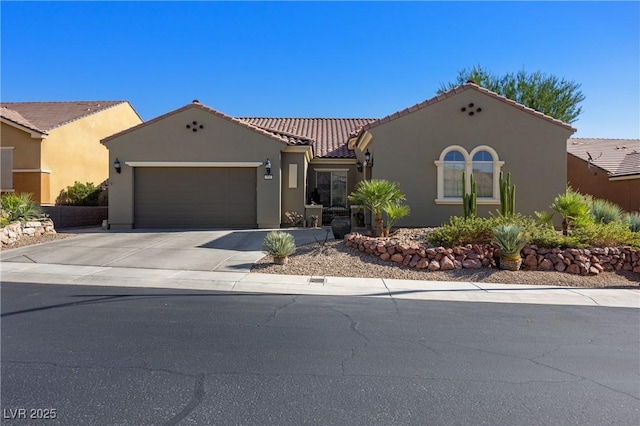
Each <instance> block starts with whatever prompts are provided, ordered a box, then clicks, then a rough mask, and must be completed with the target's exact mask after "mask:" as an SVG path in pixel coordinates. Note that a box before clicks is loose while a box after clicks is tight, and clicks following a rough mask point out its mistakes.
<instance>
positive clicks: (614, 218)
mask: <svg viewBox="0 0 640 426" xmlns="http://www.w3.org/2000/svg"><path fill="white" fill-rule="evenodd" d="M591 216H592V217H593V220H595V221H596V223H611V222H619V221H620V219H621V218H622V209H621V208H620V206H618V205H616V204H614V203H612V202H610V201H607V200H601V199H598V198H596V199H594V200H593V203H592V204H591Z"/></svg>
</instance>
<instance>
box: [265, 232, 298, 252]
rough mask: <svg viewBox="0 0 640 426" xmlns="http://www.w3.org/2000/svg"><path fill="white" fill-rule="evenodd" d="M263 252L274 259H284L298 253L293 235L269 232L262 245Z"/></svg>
mask: <svg viewBox="0 0 640 426" xmlns="http://www.w3.org/2000/svg"><path fill="white" fill-rule="evenodd" d="M262 251H264V252H265V253H267V254H268V255H271V256H273V258H279V259H283V258H286V257H288V256H291V255H292V254H293V253H295V251H296V244H295V240H294V238H293V235H291V234H289V233H287V232H280V231H271V232H269V233H268V234H267V236H266V237H265V238H264V242H263V243H262Z"/></svg>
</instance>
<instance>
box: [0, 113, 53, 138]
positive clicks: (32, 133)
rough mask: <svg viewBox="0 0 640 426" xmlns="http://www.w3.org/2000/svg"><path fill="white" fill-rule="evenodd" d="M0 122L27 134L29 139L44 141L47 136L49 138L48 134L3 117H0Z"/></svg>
mask: <svg viewBox="0 0 640 426" xmlns="http://www.w3.org/2000/svg"><path fill="white" fill-rule="evenodd" d="M0 121H1V122H2V123H5V124H7V125H9V126H11V127H15V128H16V129H18V130H21V131H23V132H25V133H29V135H30V136H31V139H45V138H46V137H47V136H49V134H47V133H46V132H40V131H38V130H35V129H31V128H29V127H27V126H23V125H21V124H18V123H16V122H14V121H11V120H9V119H6V118H4V117H0Z"/></svg>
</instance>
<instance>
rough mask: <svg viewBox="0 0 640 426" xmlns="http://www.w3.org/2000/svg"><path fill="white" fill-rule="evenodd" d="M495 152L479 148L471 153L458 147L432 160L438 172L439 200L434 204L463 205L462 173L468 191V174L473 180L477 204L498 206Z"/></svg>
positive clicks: (502, 162)
mask: <svg viewBox="0 0 640 426" xmlns="http://www.w3.org/2000/svg"><path fill="white" fill-rule="evenodd" d="M503 164H504V161H499V159H498V153H497V152H496V151H495V150H494V149H493V148H491V147H489V146H486V145H481V146H478V147H476V148H474V149H473V150H472V151H471V153H469V152H467V150H466V149H464V148H463V147H461V146H458V145H452V146H450V147H447V148H445V149H444V150H443V151H442V153H441V154H440V159H439V160H437V161H435V165H436V167H437V171H438V198H437V199H436V200H435V202H436V204H461V203H462V172H465V174H466V176H465V178H466V180H467V182H466V184H467V191H469V190H470V188H471V185H470V180H471V177H470V176H471V174H473V178H474V180H475V181H476V185H477V191H478V204H499V203H500V183H499V176H500V169H501V168H502V166H503Z"/></svg>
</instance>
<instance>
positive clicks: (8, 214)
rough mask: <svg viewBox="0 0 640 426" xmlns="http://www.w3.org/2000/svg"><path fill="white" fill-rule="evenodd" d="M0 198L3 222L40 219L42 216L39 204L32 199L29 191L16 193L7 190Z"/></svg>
mask: <svg viewBox="0 0 640 426" xmlns="http://www.w3.org/2000/svg"><path fill="white" fill-rule="evenodd" d="M0 199H1V205H2V217H3V219H4V220H3V221H2V222H3V224H7V223H11V222H15V221H17V220H19V221H25V220H31V219H40V218H41V217H42V216H43V213H42V209H41V208H40V206H39V205H38V204H37V203H36V202H35V201H33V195H32V194H29V193H22V194H16V193H15V192H9V193H7V194H3V195H2V197H0Z"/></svg>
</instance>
